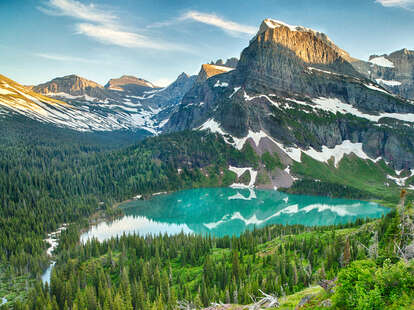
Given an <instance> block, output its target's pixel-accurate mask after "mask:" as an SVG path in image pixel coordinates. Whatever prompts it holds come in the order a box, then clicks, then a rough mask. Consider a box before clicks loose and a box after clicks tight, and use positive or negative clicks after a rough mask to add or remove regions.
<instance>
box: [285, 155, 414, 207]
mask: <svg viewBox="0 0 414 310" xmlns="http://www.w3.org/2000/svg"><path fill="white" fill-rule="evenodd" d="M292 172H293V173H294V175H297V176H300V177H301V178H303V179H317V180H320V181H323V182H328V183H334V184H341V185H346V186H349V187H352V188H356V189H359V190H363V191H365V192H367V193H369V194H371V195H372V198H373V199H378V200H383V201H386V202H391V203H395V202H397V201H396V199H398V197H399V192H400V190H401V188H400V187H399V186H397V185H396V184H395V182H394V181H392V180H389V179H387V175H391V176H394V177H396V173H395V171H394V170H393V169H391V168H390V167H389V166H387V164H386V163H385V162H384V161H382V160H381V161H379V162H378V163H374V162H372V161H370V160H363V159H360V158H358V157H357V156H355V155H353V154H351V155H348V156H345V157H344V158H343V159H342V160H341V161H340V163H339V165H338V167H337V168H335V166H334V164H333V163H332V162H329V163H328V164H326V163H321V162H319V161H317V160H315V159H313V158H311V157H309V156H307V155H304V154H303V155H302V162H301V163H296V162H295V163H294V164H293V167H292ZM410 181H411V180H408V182H407V183H409V182H410Z"/></svg>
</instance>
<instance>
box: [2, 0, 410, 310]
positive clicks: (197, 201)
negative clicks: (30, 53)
mask: <svg viewBox="0 0 414 310" xmlns="http://www.w3.org/2000/svg"><path fill="white" fill-rule="evenodd" d="M47 3H49V2H47ZM49 4H50V5H51V6H56V5H62V4H65V6H64V7H65V9H67V8H70V7H72V6H73V7H74V8H76V10H77V13H76V14H75V13H71V14H68V13H67V12H66V11H65V12H66V13H61V14H57V15H56V16H55V17H57V16H58V17H65V18H66V17H70V16H72V17H73V16H75V17H76V18H78V19H80V20H87V21H89V22H92V23H96V24H97V25H95V26H96V27H101V26H102V27H109V28H111V33H112V34H116V37H117V39H116V40H117V41H116V42H118V43H119V42H120V40H123V39H127V44H129V45H131V44H132V43H131V40H138V41H139V40H144V38H145V36H144V35H142V36H141V35H139V36H134V35H133V34H132V33H129V34H128V33H126V34H125V33H122V30H123V29H124V28H122V27H118V26H116V21H118V20H120V19H119V18H118V17H116V15H114V14H115V13H113V15H111V14H109V15H106V14H103V13H102V12H101V11H99V14H103V17H102V16H101V15H99V14H98V15H96V14H92V15H89V14H86V13H85V12H84V10H86V9H88V10H92V11H93V10H96V8H95V6H94V5H93V4H91V5H90V6H88V5H85V4H83V3H82V2H79V1H72V0H62V1H57V2H54V1H51V2H50V3H49ZM108 10H109V8H108ZM40 11H42V10H40ZM43 11H44V12H48V9H43ZM43 11H42V12H43ZM79 12H81V13H79ZM82 12H83V13H82ZM49 13H50V12H49ZM95 13H96V12H95ZM52 15H53V14H52ZM96 16H98V17H96ZM99 16H101V17H99ZM188 16H192V17H188ZM188 16H187V15H186V17H185V16H184V17H181V18H178V19H172V20H171V21H169V22H166V25H167V26H166V27H170V26H172V25H173V24H174V23H184V24H185V23H186V22H189V21H188V20H187V19H189V18H193V19H194V18H195V19H201V20H202V21H203V22H205V21H206V20H207V22H205V23H206V24H211V23H213V21H214V22H215V21H216V20H215V18H218V17H217V16H213V17H212V16H209V17H208V18H207V19H205V18H201V17H200V16H198V15H197V14H195V13H194V12H193V15H192V14H190V15H188ZM126 20H128V19H126ZM161 24H162V23H161ZM220 25H223V23H220ZM224 25H226V27H230V28H231V29H230V30H229V31H230V34H232V33H233V32H234V31H235V30H234V29H239V28H240V27H238V26H237V25H235V24H232V23H230V24H226V23H224ZM229 25H230V26H229ZM162 26H163V27H164V25H163V24H162ZM77 27H79V28H82V27H85V24H79V25H77ZM158 27H160V25H157V24H155V25H152V26H149V27H147V28H145V29H146V31H148V32H150V31H154V30H151V29H158ZM253 28H254V31H253V30H252V29H251V28H243V27H242V29H244V30H243V31H245V32H244V34H248V35H249V38H250V40H249V41H247V43H246V46H245V47H244V49H243V50H241V51H240V56H239V57H238V58H236V57H231V58H229V59H227V60H222V59H218V60H214V61H210V62H206V63H199V64H198V68H199V71H198V74H193V75H191V74H187V73H185V72H182V69H180V71H179V72H182V73H180V74H179V75H178V76H177V75H176V78H175V79H174V80H173V81H172V82H169V83H168V85H164V86H162V87H161V86H158V83H157V82H151V81H150V80H148V79H144V78H142V77H137V76H134V75H131V74H123V73H122V72H121V73H120V75H118V76H119V77H112V78H109V79H107V82H104V83H97V82H95V81H92V80H89V79H88V78H87V77H81V76H79V75H77V74H65V75H64V74H62V76H59V77H55V78H52V79H50V80H49V81H45V82H42V83H40V84H38V85H23V84H21V83H19V82H18V81H14V80H12V79H10V78H8V77H6V76H3V75H0V131H1V132H2V135H0V149H1V151H0V232H1V234H0V310H11V309H13V310H37V309H42V310H43V309H48V310H49V309H52V310H59V309H62V310H84V309H87V310H118V309H119V310H123V309H128V310H132V309H139V310H153V309H154V310H173V309H186V310H201V309H206V310H224V309H240V310H241V309H249V310H250V309H252V310H258V309H262V308H263V309H325V308H326V309H388V308H389V309H411V308H413V307H414V281H413V279H414V277H413V276H414V271H413V270H414V265H413V264H414V260H413V258H414V238H413V236H414V235H413V232H414V224H413V223H414V222H413V220H414V213H413V212H414V211H413V207H412V201H413V199H414V91H413V90H414V82H413V81H414V57H413V55H414V51H411V50H409V49H406V48H404V49H401V50H397V51H395V52H391V53H388V54H383V55H372V56H369V58H368V59H367V60H366V61H365V60H361V59H358V58H355V57H353V56H351V54H350V53H348V52H347V51H345V50H344V49H342V48H340V47H339V46H337V45H336V44H335V43H334V42H333V41H332V40H331V39H330V38H329V37H328V36H327V35H326V34H325V33H323V32H319V31H316V30H313V29H310V28H307V27H305V26H292V25H289V24H287V23H285V22H282V21H278V20H275V19H271V18H266V19H263V21H262V22H261V24H260V26H259V27H258V28H257V29H256V28H255V27H253ZM82 29H83V28H82ZM246 29H247V30H246ZM112 31H115V32H114V33H113V32H112ZM125 31H126V30H125ZM131 31H132V30H131ZM236 32H237V31H236ZM98 33H99V32H98ZM82 34H83V32H82V31H80V30H79V29H78V31H77V32H75V34H74V36H80V35H82ZM233 34H234V33H233ZM94 35H96V33H95V34H94ZM90 37H93V36H91V35H90ZM234 38H237V36H234V37H233V39H234ZM106 40H108V38H107V37H105V39H104V40H101V43H102V41H103V42H106ZM133 42H135V43H134V44H132V45H133V46H134V47H136V46H135V45H136V44H137V42H136V41H133ZM157 44H161V43H157ZM157 44H155V45H154V46H157V47H158V45H157ZM124 47H125V46H124ZM0 48H1V47H0ZM118 48H121V47H120V45H119V44H118ZM171 49H172V48H171ZM172 50H173V49H172ZM106 52H108V53H110V52H111V49H110V48H108V50H107V51H106ZM158 52H160V51H157V53H158ZM169 52H171V53H177V51H175V52H173V51H169ZM181 52H182V51H181ZM205 52H206V53H207V50H206V51H205ZM157 53H154V55H153V57H154V59H155V58H157V57H159V55H158V54H157ZM213 54H214V53H212V55H213ZM208 55H210V54H208ZM101 56H102V54H101V55H100V57H101ZM129 57H130V56H129ZM50 58H51V57H50V56H49V59H50ZM52 58H53V57H52ZM54 58H55V59H56V57H54ZM97 58H98V56H97ZM189 58H191V56H189ZM72 60H76V61H77V62H80V63H82V64H83V65H84V66H85V67H87V66H89V65H90V63H89V62H87V61H82V59H79V58H72ZM157 61H158V59H157V60H156V61H155V62H154V63H153V65H154V68H155V67H157V65H159V66H161V63H162V60H161V59H160V60H159V61H160V64H157ZM204 61H205V60H204ZM177 62H178V60H177ZM164 65H165V64H164ZM108 67H110V66H109V65H108ZM182 67H183V68H188V66H184V65H183V66H182ZM164 69H165V70H166V71H167V69H168V70H169V68H166V66H165V67H164ZM62 72H67V70H66V71H62ZM2 73H6V72H2ZM121 74H123V75H121ZM143 76H144V75H143ZM101 82H102V81H101Z"/></svg>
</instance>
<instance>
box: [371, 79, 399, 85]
mask: <svg viewBox="0 0 414 310" xmlns="http://www.w3.org/2000/svg"><path fill="white" fill-rule="evenodd" d="M375 81H376V82H377V83H378V84H384V85H387V86H400V85H401V82H398V81H393V80H391V81H388V80H383V79H375Z"/></svg>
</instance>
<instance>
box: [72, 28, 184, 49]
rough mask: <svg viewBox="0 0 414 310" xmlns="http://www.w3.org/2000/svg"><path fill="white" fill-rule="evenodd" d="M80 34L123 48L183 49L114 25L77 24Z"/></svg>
mask: <svg viewBox="0 0 414 310" xmlns="http://www.w3.org/2000/svg"><path fill="white" fill-rule="evenodd" d="M76 31H77V33H78V34H83V35H86V36H88V37H90V38H93V39H95V40H97V41H100V42H102V43H105V44H112V45H118V46H123V47H131V48H134V47H140V48H150V49H159V50H166V49H174V50H177V49H181V48H180V47H179V46H176V45H174V44H169V43H166V42H156V41H154V40H151V39H149V38H148V37H146V36H143V35H140V34H138V33H134V32H129V31H123V30H120V29H117V28H116V27H113V26H112V25H94V24H87V23H82V24H77V25H76Z"/></svg>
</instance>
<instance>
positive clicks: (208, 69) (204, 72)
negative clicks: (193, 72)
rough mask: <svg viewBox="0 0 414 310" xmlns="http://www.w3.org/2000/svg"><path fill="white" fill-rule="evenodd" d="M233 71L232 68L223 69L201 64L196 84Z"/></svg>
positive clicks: (222, 67) (223, 67)
mask: <svg viewBox="0 0 414 310" xmlns="http://www.w3.org/2000/svg"><path fill="white" fill-rule="evenodd" d="M231 70H233V68H230V67H225V66H218V65H211V64H203V65H202V66H201V69H200V72H199V73H198V76H197V82H198V83H201V82H204V81H205V80H207V79H208V78H211V77H212V76H215V75H217V74H222V73H226V72H229V71H231Z"/></svg>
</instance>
